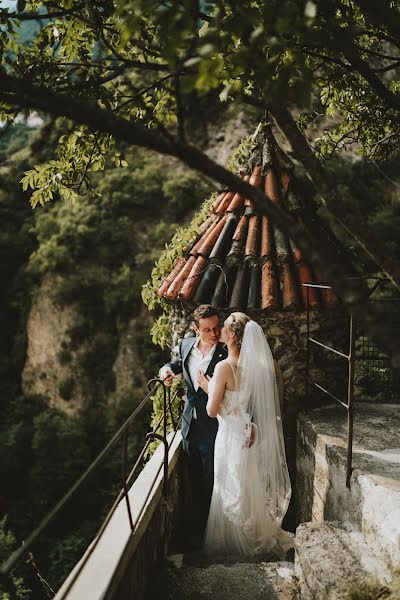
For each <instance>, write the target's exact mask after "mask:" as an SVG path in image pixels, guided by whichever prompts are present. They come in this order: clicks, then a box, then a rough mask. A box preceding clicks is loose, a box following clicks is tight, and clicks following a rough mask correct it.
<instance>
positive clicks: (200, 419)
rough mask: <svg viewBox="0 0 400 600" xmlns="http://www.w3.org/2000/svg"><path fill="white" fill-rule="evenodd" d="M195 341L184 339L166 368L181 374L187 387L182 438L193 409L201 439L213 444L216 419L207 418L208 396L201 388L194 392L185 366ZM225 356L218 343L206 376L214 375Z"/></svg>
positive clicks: (188, 426)
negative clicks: (207, 439) (174, 358)
mask: <svg viewBox="0 0 400 600" xmlns="http://www.w3.org/2000/svg"><path fill="white" fill-rule="evenodd" d="M197 339H198V338H197V337H189V338H184V339H183V340H182V343H181V345H180V348H179V357H178V358H177V359H176V360H173V361H172V362H170V363H167V364H166V366H167V367H170V369H171V370H172V371H173V372H174V373H175V374H176V375H177V374H178V373H183V377H184V380H185V383H186V387H187V395H186V399H185V407H184V409H183V414H182V426H181V432H182V436H183V437H184V438H187V436H188V433H189V429H190V424H191V422H192V419H193V409H194V408H195V409H196V415H197V423H198V426H199V428H200V431H201V434H200V435H201V437H202V438H203V440H204V441H206V438H209V440H210V442H213V440H214V439H215V436H216V434H217V430H218V421H217V419H213V418H211V417H209V416H208V414H207V412H206V405H207V400H208V395H207V394H206V393H205V391H204V390H203V389H202V388H201V387H199V388H198V390H197V391H196V390H195V388H194V387H193V382H192V380H191V377H190V373H189V369H188V365H187V360H188V358H189V354H190V351H191V349H192V348H193V346H194V344H195V342H196V340H197ZM227 356H228V353H227V351H226V350H225V348H224V346H223V345H222V344H220V343H218V344H217V345H216V348H215V351H214V354H213V356H212V359H211V361H210V364H209V366H208V368H207V371H206V375H209V376H210V377H212V376H213V374H214V369H215V365H216V364H217V363H219V362H220V361H221V360H224V359H225V358H226V357H227Z"/></svg>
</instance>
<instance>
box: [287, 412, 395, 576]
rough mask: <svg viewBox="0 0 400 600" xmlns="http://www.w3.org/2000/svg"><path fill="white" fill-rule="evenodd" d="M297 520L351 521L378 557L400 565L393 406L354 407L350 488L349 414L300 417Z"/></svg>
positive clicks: (321, 414)
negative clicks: (347, 472) (347, 468)
mask: <svg viewBox="0 0 400 600" xmlns="http://www.w3.org/2000/svg"><path fill="white" fill-rule="evenodd" d="M297 444H298V445H297V477H298V484H297V486H296V497H297V498H296V499H297V502H296V504H297V521H298V522H300V523H302V522H306V521H313V522H315V523H322V522H324V521H341V522H346V523H350V524H351V525H352V526H353V527H355V528H356V529H357V530H358V531H360V532H361V533H362V534H363V535H364V536H365V538H366V540H367V542H368V544H369V546H370V547H371V549H372V550H373V551H374V553H375V555H376V556H380V557H381V558H382V559H383V560H384V561H385V563H386V564H388V565H390V566H391V567H393V568H396V569H398V568H399V566H400V415H399V411H398V407H397V406H394V405H391V404H378V405H375V404H368V403H359V404H356V406H355V411H354V441H353V464H352V467H353V471H352V475H351V480H350V488H347V487H346V459H347V414H346V410H345V409H344V408H343V407H341V406H339V405H335V406H332V405H331V406H325V407H323V408H319V409H316V410H314V411H312V412H310V413H308V414H303V415H301V416H300V417H299V419H298V440H297Z"/></svg>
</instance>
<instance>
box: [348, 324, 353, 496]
mask: <svg viewBox="0 0 400 600" xmlns="http://www.w3.org/2000/svg"><path fill="white" fill-rule="evenodd" d="M354 364H355V327H354V316H353V312H351V313H350V324H349V374H348V385H347V469H346V486H347V487H348V488H350V478H351V473H352V470H353V469H352V462H353V420H354V406H353V400H354Z"/></svg>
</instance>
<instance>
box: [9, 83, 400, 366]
mask: <svg viewBox="0 0 400 600" xmlns="http://www.w3.org/2000/svg"><path fill="white" fill-rule="evenodd" d="M5 91H7V92H12V93H13V94H14V97H13V98H14V99H15V98H16V97H17V98H19V102H20V103H21V104H23V105H24V106H25V107H27V108H34V109H39V110H44V111H46V112H48V113H51V114H53V115H55V116H62V117H67V118H69V119H72V120H73V121H75V122H76V123H80V124H84V125H86V126H88V127H89V128H91V129H92V130H95V131H103V132H106V133H109V134H111V135H112V136H114V137H115V138H116V139H119V140H123V141H125V142H128V143H129V144H133V145H136V146H144V147H146V148H149V149H152V150H155V151H157V152H161V153H163V154H169V155H171V156H175V157H176V158H179V159H180V160H182V161H183V162H184V163H186V164H187V165H188V166H189V167H191V168H193V169H196V170H198V171H201V172H202V173H204V174H205V175H208V176H210V177H211V178H213V179H215V180H217V181H219V182H220V183H221V184H223V185H226V186H227V187H229V188H230V189H231V190H232V191H234V192H239V193H240V194H242V195H243V196H245V197H247V198H249V199H251V200H252V201H253V203H254V205H255V207H256V209H257V210H259V211H260V212H261V213H262V214H267V215H268V216H269V217H270V218H271V219H272V220H273V222H274V224H275V226H276V227H278V228H279V229H281V230H282V231H284V232H285V233H287V234H288V236H290V238H291V239H292V240H293V242H294V243H295V244H297V245H298V246H299V247H300V248H301V249H302V250H303V252H304V253H305V255H306V256H307V258H308V260H309V261H310V262H311V264H312V265H313V266H314V267H316V268H317V269H319V270H320V271H321V272H322V274H323V276H324V277H325V278H326V279H327V280H328V281H330V283H331V284H332V286H333V288H334V290H335V291H336V293H337V294H338V295H339V296H340V297H341V299H342V301H343V303H344V305H345V307H347V309H349V310H351V311H352V312H354V314H355V316H356V318H357V319H358V322H359V323H360V324H361V325H362V326H363V327H364V329H365V331H366V332H367V333H369V335H371V337H373V338H374V339H375V340H376V341H377V342H378V343H379V344H380V346H381V347H382V349H384V350H385V351H386V352H387V353H388V354H389V356H391V357H392V360H393V362H394V364H395V365H398V366H400V348H399V344H398V343H397V340H396V339H395V336H393V331H392V329H391V328H390V327H389V326H387V325H386V323H385V321H384V320H383V318H382V316H381V315H379V314H377V310H376V308H375V307H374V306H372V305H369V304H368V303H367V301H366V300H367V286H366V285H365V283H362V282H357V283H356V282H355V281H354V280H350V279H349V276H350V275H352V274H353V267H352V265H351V262H350V260H349V257H348V256H344V255H343V253H342V254H341V255H340V257H338V254H337V247H334V246H333V245H332V244H331V243H330V241H329V240H327V239H326V236H325V234H324V233H323V232H320V234H319V239H318V237H316V236H318V228H317V227H315V226H314V227H313V229H312V230H311V233H310V230H309V229H307V228H306V226H305V225H304V223H303V222H301V221H299V220H295V219H294V218H293V217H292V216H291V215H290V214H288V213H286V212H285V211H284V210H282V209H281V208H280V207H279V206H278V205H277V204H275V203H274V202H272V201H271V199H270V198H268V197H267V196H266V195H265V194H264V193H263V192H262V191H261V190H260V189H256V188H254V187H253V186H251V185H250V184H248V183H247V182H245V181H244V180H242V179H241V178H240V177H238V176H236V175H234V174H233V173H231V172H229V171H227V170H226V169H224V168H223V167H221V166H220V165H218V164H217V163H215V162H214V161H213V160H211V159H210V158H209V157H208V156H207V155H205V154H204V153H202V152H200V151H199V150H197V148H194V147H193V146H189V145H186V144H182V143H180V142H178V141H171V140H167V139H165V138H164V137H162V136H161V135H160V134H159V133H157V132H155V131H153V130H151V129H146V128H145V127H144V126H142V125H141V124H139V123H137V122H133V121H128V120H126V119H123V118H120V117H118V116H116V115H114V114H112V113H110V112H108V111H106V110H103V109H100V108H99V107H98V106H97V105H93V104H90V103H86V102H83V101H78V100H75V99H74V98H71V97H70V96H66V95H62V94H57V93H54V92H53V91H52V90H50V89H48V88H46V87H44V86H38V85H32V84H31V82H30V81H26V80H23V79H18V78H16V77H13V76H10V75H7V74H5V73H4V72H3V73H0V100H1V98H2V96H3V94H4V92H5ZM10 99H11V98H10V97H8V102H10Z"/></svg>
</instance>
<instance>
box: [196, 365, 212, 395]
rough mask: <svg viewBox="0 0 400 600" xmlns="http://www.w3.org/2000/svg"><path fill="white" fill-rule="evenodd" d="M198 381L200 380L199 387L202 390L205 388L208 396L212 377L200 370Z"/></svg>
mask: <svg viewBox="0 0 400 600" xmlns="http://www.w3.org/2000/svg"><path fill="white" fill-rule="evenodd" d="M197 379H198V382H199V386H200V387H201V388H203V390H204V391H205V393H206V394H208V383H209V381H210V379H211V377H210V376H209V375H206V374H205V373H204V371H202V370H201V369H200V371H199V375H198V378H197Z"/></svg>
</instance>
